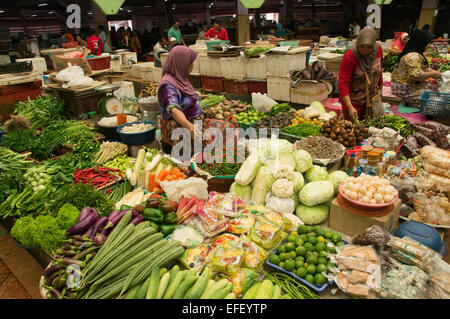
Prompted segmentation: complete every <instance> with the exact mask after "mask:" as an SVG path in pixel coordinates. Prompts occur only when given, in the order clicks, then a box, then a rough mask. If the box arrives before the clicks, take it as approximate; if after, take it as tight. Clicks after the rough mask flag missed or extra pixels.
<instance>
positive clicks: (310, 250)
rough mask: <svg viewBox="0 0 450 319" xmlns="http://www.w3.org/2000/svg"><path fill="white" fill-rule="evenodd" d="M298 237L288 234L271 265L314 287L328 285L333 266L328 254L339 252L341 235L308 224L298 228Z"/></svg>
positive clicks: (341, 244)
mask: <svg viewBox="0 0 450 319" xmlns="http://www.w3.org/2000/svg"><path fill="white" fill-rule="evenodd" d="M297 234H298V235H289V236H288V238H287V240H286V242H284V243H283V244H282V245H280V247H278V250H277V252H276V254H273V255H272V256H270V258H269V262H271V263H272V264H274V265H278V266H279V267H281V268H283V269H285V270H287V271H289V272H292V273H294V274H296V275H297V276H299V277H301V278H303V279H305V280H306V281H307V282H309V283H311V284H315V285H319V286H321V285H323V284H325V283H326V282H327V278H326V277H325V275H326V274H327V273H328V272H329V271H330V268H331V267H334V265H333V264H332V263H331V262H330V259H329V258H328V254H329V253H331V254H334V253H336V247H340V246H343V245H344V242H343V241H342V237H341V235H340V234H337V233H335V232H333V231H331V230H325V229H323V228H322V227H320V226H314V227H312V226H305V225H301V226H299V227H298V229H297Z"/></svg>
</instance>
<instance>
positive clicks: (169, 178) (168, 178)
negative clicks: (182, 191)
mask: <svg viewBox="0 0 450 319" xmlns="http://www.w3.org/2000/svg"><path fill="white" fill-rule="evenodd" d="M164 180H165V181H168V182H170V181H172V180H175V179H174V178H172V175H167V177H166V178H165V179H164Z"/></svg>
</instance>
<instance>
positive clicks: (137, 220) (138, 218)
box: [131, 215, 144, 226]
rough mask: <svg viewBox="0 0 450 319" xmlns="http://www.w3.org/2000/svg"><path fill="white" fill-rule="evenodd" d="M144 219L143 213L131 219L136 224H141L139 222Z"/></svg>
mask: <svg viewBox="0 0 450 319" xmlns="http://www.w3.org/2000/svg"><path fill="white" fill-rule="evenodd" d="M143 220H144V217H142V216H141V215H138V216H136V217H134V218H133V219H132V220H131V223H132V224H133V225H134V226H136V225H137V224H139V223H140V222H142V221H143Z"/></svg>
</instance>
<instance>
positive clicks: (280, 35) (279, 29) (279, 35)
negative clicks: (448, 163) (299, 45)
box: [277, 23, 286, 39]
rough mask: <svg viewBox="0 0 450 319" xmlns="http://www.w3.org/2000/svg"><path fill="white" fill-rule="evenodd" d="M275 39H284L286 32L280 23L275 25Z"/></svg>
mask: <svg viewBox="0 0 450 319" xmlns="http://www.w3.org/2000/svg"><path fill="white" fill-rule="evenodd" d="M277 38H280V39H286V31H285V30H284V28H283V25H282V24H281V23H277Z"/></svg>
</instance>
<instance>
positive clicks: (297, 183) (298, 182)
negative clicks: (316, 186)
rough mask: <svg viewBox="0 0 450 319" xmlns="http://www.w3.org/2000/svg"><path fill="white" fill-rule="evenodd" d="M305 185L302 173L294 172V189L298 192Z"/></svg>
mask: <svg viewBox="0 0 450 319" xmlns="http://www.w3.org/2000/svg"><path fill="white" fill-rule="evenodd" d="M304 185H305V180H304V178H303V175H302V173H299V172H294V191H295V192H298V191H299V190H301V189H302V187H303V186H304Z"/></svg>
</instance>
